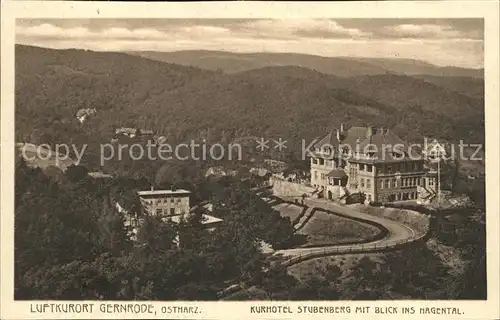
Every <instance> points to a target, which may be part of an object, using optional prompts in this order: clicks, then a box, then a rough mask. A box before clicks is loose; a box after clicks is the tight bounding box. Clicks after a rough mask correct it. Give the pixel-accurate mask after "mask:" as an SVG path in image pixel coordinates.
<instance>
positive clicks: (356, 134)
mask: <svg viewBox="0 0 500 320" xmlns="http://www.w3.org/2000/svg"><path fill="white" fill-rule="evenodd" d="M367 130H368V129H367V128H366V127H356V126H353V127H350V128H349V129H347V130H344V131H340V132H339V135H340V141H339V140H338V139H337V130H336V129H333V130H332V131H330V132H329V133H328V134H327V135H326V136H324V137H323V139H321V140H320V141H319V142H317V143H316V144H315V145H314V147H315V148H320V149H322V147H323V146H333V147H334V148H335V147H338V146H339V145H340V144H344V145H346V144H347V145H349V146H351V148H353V149H354V148H355V146H356V141H357V140H358V139H359V140H360V141H361V140H363V139H365V138H366V131H367Z"/></svg>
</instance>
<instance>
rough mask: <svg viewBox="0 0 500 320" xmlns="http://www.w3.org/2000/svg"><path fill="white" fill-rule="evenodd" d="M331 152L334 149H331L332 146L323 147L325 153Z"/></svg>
mask: <svg viewBox="0 0 500 320" xmlns="http://www.w3.org/2000/svg"><path fill="white" fill-rule="evenodd" d="M331 152H332V149H330V147H325V148H323V153H325V154H330V153H331Z"/></svg>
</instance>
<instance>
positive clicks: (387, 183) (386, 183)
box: [384, 179, 391, 189]
mask: <svg viewBox="0 0 500 320" xmlns="http://www.w3.org/2000/svg"><path fill="white" fill-rule="evenodd" d="M390 182H391V180H389V179H387V180H385V185H384V187H385V188H386V189H389V188H390V187H391V185H390Z"/></svg>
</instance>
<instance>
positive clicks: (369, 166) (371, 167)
mask: <svg viewBox="0 0 500 320" xmlns="http://www.w3.org/2000/svg"><path fill="white" fill-rule="evenodd" d="M367 171H368V172H373V166H372V165H371V164H369V165H368V169H367Z"/></svg>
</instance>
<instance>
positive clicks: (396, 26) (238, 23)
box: [16, 19, 484, 68]
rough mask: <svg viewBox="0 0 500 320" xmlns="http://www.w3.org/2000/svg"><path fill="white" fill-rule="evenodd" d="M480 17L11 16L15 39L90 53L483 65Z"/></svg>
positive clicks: (19, 41) (36, 44) (462, 65)
mask: <svg viewBox="0 0 500 320" xmlns="http://www.w3.org/2000/svg"><path fill="white" fill-rule="evenodd" d="M483 30H484V27H483V20H482V19H307V20H304V19H289V20H278V19H44V20H40V19H29V20H28V19H18V20H17V24H16V42H17V43H19V44H27V45H34V46H40V47H48V48H56V49H63V48H81V49H90V50H96V51H141V50H147V51H180V50H222V51H231V52H293V53H304V54H312V55H320V56H327V57H333V56H349V57H370V58H407V59H418V60H423V61H426V62H429V63H432V64H435V65H438V66H455V67H463V68H483V66H484V65H483V56H484V33H483Z"/></svg>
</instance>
